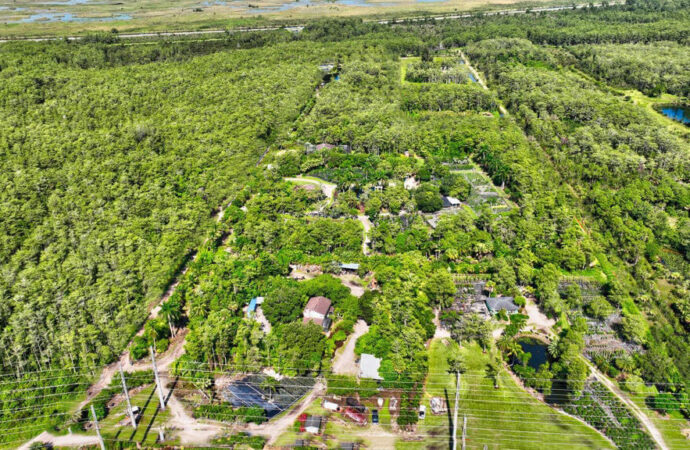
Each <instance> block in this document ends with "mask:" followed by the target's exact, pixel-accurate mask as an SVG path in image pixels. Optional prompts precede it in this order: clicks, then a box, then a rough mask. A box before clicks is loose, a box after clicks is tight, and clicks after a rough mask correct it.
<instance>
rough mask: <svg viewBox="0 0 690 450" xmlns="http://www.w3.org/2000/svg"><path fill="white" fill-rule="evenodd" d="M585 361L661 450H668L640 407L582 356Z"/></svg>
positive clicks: (657, 430)
mask: <svg viewBox="0 0 690 450" xmlns="http://www.w3.org/2000/svg"><path fill="white" fill-rule="evenodd" d="M583 360H584V361H585V364H587V366H589V368H590V370H591V371H592V374H593V375H594V376H595V377H596V379H597V380H599V381H600V382H601V383H602V384H603V385H604V386H606V387H607V388H608V389H609V390H610V391H611V392H612V393H613V394H614V395H615V396H616V397H618V400H620V401H621V402H623V404H625V405H626V406H627V407H628V408H629V409H630V410H631V411H632V413H633V414H634V415H635V417H637V419H638V420H639V421H640V422H641V423H642V426H643V427H645V429H646V430H647V432H648V433H649V435H650V436H652V439H654V442H656V445H658V446H659V448H660V449H661V450H669V448H668V446H667V445H666V442H664V438H663V436H662V435H661V432H659V429H658V428H657V427H656V425H654V422H652V420H651V419H650V418H649V417H647V415H646V414H645V413H644V411H642V409H640V407H639V406H637V405H636V404H635V402H633V401H632V400H630V399H629V398H628V396H627V395H625V393H624V392H623V391H621V390H620V389H619V388H618V386H616V385H615V384H614V383H613V382H612V381H611V380H609V379H608V378H606V376H604V374H602V373H601V372H600V371H599V369H597V368H596V367H595V366H594V365H593V364H592V363H591V362H589V361H588V360H587V359H585V358H583Z"/></svg>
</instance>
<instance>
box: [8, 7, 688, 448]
mask: <svg viewBox="0 0 690 450" xmlns="http://www.w3.org/2000/svg"><path fill="white" fill-rule="evenodd" d="M689 14H690V4H688V2H687V0H678V1H675V2H655V1H646V2H639V1H636V2H628V3H627V4H626V5H622V6H615V7H613V6H612V7H604V8H600V9H594V8H592V9H590V8H583V9H581V10H575V11H565V12H559V13H549V14H528V15H524V16H522V17H510V16H506V17H472V18H468V19H463V20H455V21H450V20H448V21H440V22H438V23H436V22H433V21H429V22H418V23H412V22H410V23H402V24H397V25H394V26H387V25H381V24H375V23H365V22H363V21H361V20H357V19H351V20H344V21H338V20H323V21H319V22H315V23H313V24H309V25H308V26H306V27H305V28H304V30H303V31H302V32H300V33H292V32H289V31H286V30H278V31H271V32H263V33H235V34H228V35H227V36H224V37H223V38H222V39H213V40H204V39H193V40H192V39H184V38H180V39H178V40H175V41H173V40H166V39H160V40H159V39H155V40H150V39H144V40H141V41H132V42H127V43H125V42H124V41H123V40H120V39H119V38H118V37H117V35H116V34H112V33H108V34H100V35H93V36H89V37H88V38H87V39H84V40H82V41H78V42H69V41H58V42H24V43H11V44H3V47H2V50H3V51H2V52H1V53H0V123H2V124H3V126H2V127H1V128H0V172H1V174H2V177H0V183H1V187H2V189H1V190H0V208H1V211H2V214H0V223H1V224H2V230H3V233H2V236H0V267H1V269H2V270H1V272H0V273H1V275H0V330H1V335H0V339H1V342H2V344H3V345H2V351H0V368H2V370H3V372H7V374H14V375H16V376H17V377H19V380H18V381H17V382H18V383H20V384H18V385H10V386H9V388H8V389H4V388H3V389H0V392H1V393H2V397H1V398H0V402H2V403H1V406H2V410H0V411H1V412H2V415H0V417H2V418H4V419H6V420H8V421H11V420H29V419H31V418H32V416H30V415H28V414H26V413H17V412H16V411H17V408H18V407H21V406H26V405H31V406H37V407H39V408H41V407H45V408H46V409H45V411H46V412H50V411H54V408H51V407H49V406H48V405H47V404H46V402H43V401H41V400H36V399H29V400H27V399H23V397H22V395H21V394H20V393H19V394H18V393H16V392H12V390H13V388H17V387H20V386H21V387H25V388H28V389H34V388H37V389H38V388H40V389H41V390H40V391H39V392H41V393H44V394H45V395H55V396H66V397H69V396H70V395H71V396H74V395H77V394H78V392H79V391H78V390H77V389H75V388H72V389H62V390H60V389H58V388H56V387H54V386H53V383H50V382H48V381H47V380H46V383H45V385H44V384H43V383H42V382H41V381H38V382H37V381H36V380H34V379H29V378H26V377H27V375H28V374H29V373H32V372H33V371H41V370H45V369H48V368H51V367H61V368H66V369H69V368H72V367H77V366H78V367H82V368H83V369H84V370H74V371H72V372H65V373H63V372H60V373H59V374H58V376H57V377H56V378H57V379H60V380H63V382H64V381H66V383H64V384H69V385H70V386H78V385H80V384H85V383H87V380H88V379H89V378H91V377H92V376H93V373H87V371H86V370H85V369H86V368H88V367H94V366H100V365H103V364H107V363H110V362H112V361H113V360H114V359H115V358H116V357H117V355H119V354H120V352H121V351H123V350H124V349H125V348H126V347H127V345H128V343H129V342H130V340H132V339H133V337H134V334H135V333H136V331H137V330H138V329H139V328H140V327H141V325H142V324H143V323H144V322H145V321H146V318H147V311H148V309H149V308H150V307H152V306H153V305H154V304H155V303H157V300H159V299H160V298H161V295H162V294H163V293H164V292H165V291H166V289H167V288H168V287H169V285H170V283H171V282H173V280H175V278H176V275H178V272H179V270H180V268H181V267H183V266H185V265H186V267H187V268H188V270H187V272H186V273H185V274H184V275H183V276H180V279H181V282H180V284H179V286H178V287H177V289H176V290H175V292H174V294H173V295H172V296H171V297H170V299H169V300H168V301H167V302H166V303H165V304H164V305H165V309H164V311H165V319H164V318H162V317H161V318H158V319H155V320H149V321H148V322H147V325H146V326H145V328H144V333H143V334H142V336H138V337H137V338H136V339H134V343H133V346H132V347H131V356H132V357H133V358H134V359H137V358H140V357H142V356H144V355H146V352H147V348H148V346H149V345H153V346H155V348H156V349H157V350H158V351H159V352H162V351H164V350H165V349H166V348H167V345H168V343H169V339H171V338H172V336H173V334H174V333H175V331H176V328H178V327H182V326H185V327H187V328H188V329H189V333H188V335H187V337H186V346H185V350H186V355H185V356H184V357H183V358H182V359H181V360H180V361H179V362H178V364H177V366H176V369H175V370H177V371H178V373H180V374H185V376H192V375H190V374H194V373H195V372H194V370H195V369H196V368H199V367H201V368H204V369H206V370H209V371H212V370H214V369H218V368H222V367H224V366H227V365H232V366H233V367H235V368H238V370H240V369H247V370H249V369H251V368H256V367H258V366H262V365H270V366H272V367H275V368H276V369H278V370H279V371H281V372H282V373H285V374H289V375H299V376H307V375H310V374H313V373H316V372H318V371H319V370H321V369H322V368H323V366H324V364H328V361H329V360H330V358H331V356H332V355H333V352H334V351H335V349H336V348H337V346H338V345H340V344H341V343H342V341H343V340H344V339H345V337H346V336H347V335H348V334H349V333H351V332H352V329H353V326H354V323H355V322H356V321H357V320H358V319H361V320H365V321H366V322H367V324H369V326H370V329H369V332H368V333H367V334H365V335H364V336H363V337H362V338H361V339H360V340H359V341H358V342H357V349H356V350H357V352H358V353H360V354H361V353H372V354H374V355H376V356H377V357H379V358H381V359H382V366H381V373H382V374H383V378H384V379H383V383H384V385H385V386H386V387H391V388H400V386H410V385H412V386H417V384H418V383H421V381H422V380H423V379H424V376H425V373H426V371H427V370H428V361H427V351H426V348H425V342H427V340H429V339H431V338H432V337H433V336H434V332H435V324H434V320H433V319H434V309H439V310H443V309H447V308H449V307H450V306H451V305H452V304H453V303H454V301H455V294H456V289H457V283H458V280H460V279H462V277H463V276H478V277H481V278H482V279H484V280H486V281H487V286H488V288H487V289H488V290H489V291H490V293H491V294H496V293H500V294H505V295H511V296H513V297H515V299H516V301H517V302H518V303H519V302H520V301H519V300H518V299H519V298H521V299H522V302H523V304H524V298H523V297H522V294H525V295H527V294H529V295H533V296H534V298H535V299H536V301H537V303H538V305H539V307H540V309H541V310H542V311H544V312H545V313H546V314H547V315H549V316H550V317H552V318H554V319H555V320H556V321H557V324H558V325H557V326H558V338H557V339H555V340H554V345H553V358H554V359H553V364H552V366H551V367H550V368H548V369H546V370H545V372H543V373H541V376H540V377H541V378H543V379H546V380H548V383H543V384H540V385H539V386H533V387H535V388H537V389H539V390H541V391H542V392H545V391H550V390H551V380H552V379H553V380H554V381H564V383H565V386H566V388H567V390H569V392H571V395H572V396H573V398H575V397H578V395H579V394H580V393H582V390H583V389H584V383H585V379H586V378H587V367H586V366H585V365H584V362H583V361H582V358H581V354H582V352H583V351H584V349H585V344H584V336H585V335H586V334H587V332H588V325H587V320H591V319H597V318H599V319H601V318H605V317H609V316H611V315H612V314H614V313H615V314H618V315H619V317H620V321H619V322H618V323H617V325H616V327H615V329H613V330H612V333H613V335H615V336H616V338H617V339H620V340H621V341H624V342H625V343H627V344H629V345H631V346H633V348H635V349H636V350H635V351H634V352H633V353H632V354H631V355H626V356H625V357H623V356H621V355H615V356H614V357H610V358H608V359H607V358H605V357H599V358H598V359H596V360H595V362H596V364H597V365H598V366H599V367H600V368H601V369H602V370H604V371H606V372H607V373H608V374H610V375H611V376H612V377H616V376H618V377H619V378H622V379H623V380H628V379H631V377H637V378H635V379H639V380H641V382H645V383H647V384H649V385H655V386H656V388H658V390H659V391H660V392H662V394H661V395H666V396H668V395H671V397H672V399H671V400H670V401H671V403H672V402H673V401H676V402H677V403H678V405H679V406H678V410H682V411H684V414H687V413H688V411H689V405H688V402H687V393H686V392H687V388H686V387H685V383H687V380H688V379H690V351H689V349H690V342H689V341H688V329H689V328H690V300H689V299H690V295H689V294H688V292H690V290H689V289H690V217H689V211H690V187H689V183H690V143H689V142H690V139H689V135H690V134H689V133H688V132H687V130H685V129H683V127H682V126H681V125H678V124H675V125H676V126H673V125H674V124H669V122H670V121H669V120H668V119H666V118H664V117H662V116H661V115H660V114H659V113H658V112H656V111H655V110H653V109H651V108H646V107H644V105H642V104H640V103H639V102H637V101H635V99H634V98H633V97H632V96H631V95H630V92H631V91H632V90H638V91H640V92H639V93H638V94H639V95H640V96H641V97H644V98H645V99H646V101H648V102H654V101H655V100H656V99H657V97H658V96H660V95H666V96H671V98H673V99H675V101H677V102H678V103H686V104H687V101H688V100H687V98H685V97H684V96H687V95H688V92H687V85H688V72H687V69H688V60H687V55H688V45H689V42H688V34H689V31H690V25H689V24H690V17H689ZM460 48H461V49H462V51H463V52H464V54H465V55H467V57H468V58H469V61H471V62H472V63H473V64H475V67H477V68H479V69H480V71H481V72H482V73H483V75H484V76H485V77H486V81H487V84H488V87H489V88H488V89H484V88H483V87H482V86H481V85H479V84H478V83H474V82H472V81H471V79H469V77H468V76H466V75H467V73H468V72H467V71H466V70H465V68H464V67H463V65H465V64H468V63H469V61H461V59H462V58H461V56H460V53H459V52H458V50H459V49H460ZM435 54H438V55H441V56H442V58H443V59H442V60H434V58H433V55H435ZM666 61H669V63H668V64H663V63H665V62H666ZM323 64H332V65H333V70H332V71H330V72H329V71H324V70H322V69H321V68H320V67H319V66H320V65H323ZM406 65H407V67H406V69H405V70H407V72H406V73H407V75H406V76H403V74H404V73H405V72H404V71H403V70H404V67H405V66H406ZM503 107H505V109H501V108H503ZM504 112H505V113H504ZM305 143H313V144H318V143H325V144H328V145H327V146H326V148H325V149H323V150H322V151H316V152H308V151H306V150H305V148H306V147H305ZM262 158H264V159H262ZM298 175H309V176H317V177H320V178H322V179H323V180H325V181H327V182H330V183H333V184H334V185H335V186H336V189H337V194H335V195H333V198H328V196H327V195H325V193H324V192H321V191H320V188H314V189H309V188H305V187H304V185H300V184H294V183H293V182H290V181H287V180H285V177H295V176H298ZM481 177H483V178H486V180H484V184H483V185H482V186H484V187H487V189H488V188H491V189H492V192H493V193H494V194H496V195H494V196H493V197H496V198H492V199H491V200H487V201H483V200H482V201H477V202H476V203H470V201H469V200H470V199H472V198H480V199H481V198H482V197H481V195H479V194H485V193H486V192H483V191H481V189H478V179H479V178H481ZM483 178H482V179H483ZM409 179H414V180H416V181H418V182H419V185H418V186H414V187H413V188H406V187H405V185H404V183H405V182H406V181H407V180H409ZM293 181H294V180H293ZM489 185H490V186H489ZM480 191H481V192H480ZM441 195H451V196H454V197H456V198H458V199H460V200H461V201H464V202H467V207H463V208H459V210H458V211H456V212H455V213H454V214H439V216H438V217H437V219H438V220H436V221H435V222H434V225H433V226H432V225H431V222H430V220H429V217H430V215H433V214H435V213H438V211H439V210H441V209H442V208H443V206H444V204H443V202H442V200H441ZM499 195H502V197H500V196H499ZM473 196H474V197H473ZM488 197H491V196H490V195H487V198H488ZM499 199H501V200H503V201H504V204H503V206H502V207H501V208H499V207H498V205H497V204H496V203H497V201H498V200H499ZM363 217H366V219H367V220H370V221H372V226H373V228H372V230H371V231H370V232H369V233H368V237H369V239H370V242H369V244H368V245H369V251H370V252H371V253H369V254H368V255H365V254H364V252H363V251H362V249H363V243H365V242H364V239H363V223H365V222H364V219H363ZM197 249H198V251H197V252H196V257H195V258H194V260H193V261H191V262H190V263H189V264H187V262H188V261H189V260H190V257H191V256H192V255H193V254H194V252H195V251H196V250H197ZM343 261H348V262H357V263H359V264H360V266H361V267H360V269H359V270H358V275H360V276H362V277H367V280H373V281H375V283H372V286H375V287H372V288H371V289H368V290H367V291H366V292H365V293H364V295H362V296H361V297H360V298H357V297H355V296H353V295H351V294H350V293H349V291H348V290H347V289H345V288H344V286H343V285H342V283H341V281H340V280H339V279H338V278H336V277H335V276H333V275H338V273H339V263H341V262H343ZM291 264H292V265H295V264H307V265H309V264H311V265H318V266H319V267H321V268H322V269H323V271H324V272H325V274H324V275H322V276H320V277H317V278H314V279H311V280H299V281H298V280H296V279H291V278H286V277H287V276H288V275H289V274H290V273H291V268H290V265H291ZM573 279H576V280H583V279H584V280H585V281H586V282H592V283H594V284H596V285H597V286H598V287H597V291H596V295H593V296H591V297H587V296H585V295H583V294H582V293H581V292H580V291H579V289H580V288H579V287H575V285H573V284H570V285H567V286H566V284H568V283H566V281H565V280H573ZM319 295H324V296H328V297H329V298H331V300H333V305H334V317H336V318H337V319H338V322H337V325H336V326H335V327H334V329H333V330H332V332H331V333H330V335H328V336H327V335H324V334H323V333H322V332H321V330H320V328H319V327H317V326H316V325H313V324H309V325H302V324H301V320H300V319H301V311H302V308H303V307H304V305H305V303H306V301H307V300H308V298H309V297H311V296H319ZM257 296H265V297H266V300H265V306H264V309H265V313H266V317H267V320H268V322H269V323H270V324H271V325H272V326H273V329H272V330H271V332H270V333H264V332H263V331H262V330H261V327H260V326H259V325H258V324H257V323H256V322H252V321H248V320H246V319H245V312H244V311H243V308H244V307H245V306H246V305H247V304H248V302H249V301H250V299H252V298H255V297H257ZM448 317H450V319H448V320H452V321H454V323H456V324H457V329H454V330H453V335H454V336H455V337H458V339H470V340H477V341H478V342H479V343H480V345H482V346H483V347H486V346H487V345H488V343H490V342H491V340H490V339H491V336H490V331H491V330H490V329H489V328H488V326H487V325H486V324H485V323H484V322H482V321H481V320H479V319H478V318H476V317H475V316H472V315H464V316H462V317H458V316H457V315H456V316H453V314H451V313H449V316H448ZM166 322H167V323H166ZM523 326H524V323H521V322H520V319H519V318H518V319H513V320H512V321H511V322H510V325H508V326H507V327H506V333H505V336H504V337H505V339H503V338H502V340H501V341H499V342H498V344H499V348H500V349H501V351H503V352H504V354H506V355H509V354H511V352H514V353H518V354H519V352H516V351H515V339H514V338H515V337H516V336H518V334H519V332H520V330H521V327H523ZM506 357H508V356H506ZM23 373H26V374H25V375H24V376H22V374H23ZM521 374H522V376H523V377H524V378H525V379H526V380H529V379H530V378H532V379H534V377H533V376H532V377H531V375H534V374H530V373H529V371H528V369H523V372H521ZM518 375H520V373H518ZM201 378H203V380H202V381H206V382H208V375H205V376H204V375H202V376H201ZM22 380H24V381H22ZM22 383H24V384H22ZM44 391H45V392H44ZM419 395H420V390H419V389H416V388H411V389H410V390H409V395H408V397H407V398H405V399H404V404H405V410H406V411H408V412H410V411H411V413H410V414H406V415H401V416H400V418H399V424H400V425H401V426H405V425H409V424H412V423H414V422H416V420H417V419H416V413H415V409H416V406H417V405H418V404H419V401H420V399H419ZM37 398H38V396H37ZM664 399H666V400H669V399H667V398H666V397H660V399H659V402H660V404H661V403H663V404H668V403H669V402H668V401H666V400H664ZM44 404H45V405H44ZM42 405H44V406H42ZM640 436H643V435H640ZM618 438H620V439H622V440H624V439H626V438H627V436H626V435H622V436H619V437H618ZM640 439H642V440H644V439H646V438H645V437H640ZM641 442H642V441H641Z"/></svg>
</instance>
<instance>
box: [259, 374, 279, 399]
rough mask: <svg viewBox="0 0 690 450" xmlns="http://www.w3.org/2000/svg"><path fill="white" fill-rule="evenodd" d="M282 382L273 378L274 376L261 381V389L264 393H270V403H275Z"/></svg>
mask: <svg viewBox="0 0 690 450" xmlns="http://www.w3.org/2000/svg"><path fill="white" fill-rule="evenodd" d="M279 384H280V382H279V381H278V380H277V379H275V378H273V377H272V376H269V375H267V376H266V377H264V379H263V380H261V384H260V385H259V387H260V388H261V389H263V390H264V391H268V401H269V402H271V401H273V395H274V394H275V393H276V392H278V385H279Z"/></svg>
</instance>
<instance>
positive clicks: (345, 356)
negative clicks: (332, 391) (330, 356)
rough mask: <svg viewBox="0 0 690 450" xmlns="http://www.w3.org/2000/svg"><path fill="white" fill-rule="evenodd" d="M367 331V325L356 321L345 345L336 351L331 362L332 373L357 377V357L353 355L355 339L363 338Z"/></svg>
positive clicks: (361, 321)
mask: <svg viewBox="0 0 690 450" xmlns="http://www.w3.org/2000/svg"><path fill="white" fill-rule="evenodd" d="M368 331H369V325H367V323H366V322H365V321H363V320H358V321H357V323H356V324H355V328H354V331H353V332H352V334H351V335H350V336H349V337H348V338H347V340H346V341H345V345H344V346H343V347H342V348H341V349H339V350H338V352H337V353H336V355H335V359H334V360H333V367H332V370H333V373H335V374H338V375H357V374H358V373H359V368H358V367H357V363H356V361H357V355H355V344H356V343H357V339H359V338H360V337H361V336H364V335H365V334H366V333H367V332H368Z"/></svg>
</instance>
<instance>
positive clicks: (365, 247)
mask: <svg viewBox="0 0 690 450" xmlns="http://www.w3.org/2000/svg"><path fill="white" fill-rule="evenodd" d="M357 220H359V221H360V222H361V223H362V226H363V227H364V236H363V237H364V238H363V239H362V253H364V254H365V255H368V254H369V244H371V239H369V230H371V228H372V227H373V226H374V224H372V223H371V220H369V217H368V216H364V215H359V216H357Z"/></svg>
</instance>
